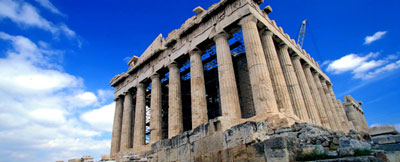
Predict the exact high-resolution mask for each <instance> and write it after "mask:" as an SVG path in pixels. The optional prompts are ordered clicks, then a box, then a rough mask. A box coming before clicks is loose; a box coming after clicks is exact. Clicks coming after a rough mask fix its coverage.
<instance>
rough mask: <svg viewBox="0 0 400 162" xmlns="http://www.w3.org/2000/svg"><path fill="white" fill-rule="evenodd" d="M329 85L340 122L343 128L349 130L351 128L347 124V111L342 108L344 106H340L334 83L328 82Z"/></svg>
mask: <svg viewBox="0 0 400 162" xmlns="http://www.w3.org/2000/svg"><path fill="white" fill-rule="evenodd" d="M327 86H328V91H329V93H330V95H331V98H332V103H333V105H334V106H335V108H336V114H337V117H338V120H339V121H338V122H339V124H340V125H341V127H342V130H343V131H347V130H349V128H348V125H347V120H345V116H346V113H345V112H344V109H342V107H341V106H340V105H341V104H339V103H338V102H337V99H336V95H335V92H333V88H332V84H327Z"/></svg>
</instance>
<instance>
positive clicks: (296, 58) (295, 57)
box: [292, 53, 300, 60]
mask: <svg viewBox="0 0 400 162" xmlns="http://www.w3.org/2000/svg"><path fill="white" fill-rule="evenodd" d="M292 60H300V56H299V55H298V54H296V53H295V54H294V55H293V56H292Z"/></svg>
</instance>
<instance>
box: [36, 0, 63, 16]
mask: <svg viewBox="0 0 400 162" xmlns="http://www.w3.org/2000/svg"><path fill="white" fill-rule="evenodd" d="M36 2H38V3H39V4H40V5H41V6H42V7H44V8H46V9H48V10H49V11H51V12H52V13H55V14H58V15H61V16H65V15H64V14H63V13H61V12H60V11H59V10H58V9H57V8H56V7H55V6H54V5H53V3H51V2H50V0H36Z"/></svg>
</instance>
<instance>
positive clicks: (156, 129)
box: [149, 74, 162, 144]
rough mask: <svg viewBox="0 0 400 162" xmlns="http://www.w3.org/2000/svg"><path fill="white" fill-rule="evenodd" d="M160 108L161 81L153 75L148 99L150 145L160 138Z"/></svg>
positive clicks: (157, 76)
mask: <svg viewBox="0 0 400 162" xmlns="http://www.w3.org/2000/svg"><path fill="white" fill-rule="evenodd" d="M161 106H162V104H161V80H160V76H159V75H158V74H153V75H152V76H151V99H150V121H151V122H150V142H149V143H150V144H153V143H154V142H157V141H159V140H161V138H162V129H161V126H162V117H161Z"/></svg>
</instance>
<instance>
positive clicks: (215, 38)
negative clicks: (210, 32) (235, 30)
mask: <svg viewBox="0 0 400 162" xmlns="http://www.w3.org/2000/svg"><path fill="white" fill-rule="evenodd" d="M230 36H231V35H230V34H228V33H226V32H221V33H218V34H217V35H215V36H214V37H213V40H214V41H216V40H217V39H219V38H225V39H226V40H228V38H229V37H230Z"/></svg>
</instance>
